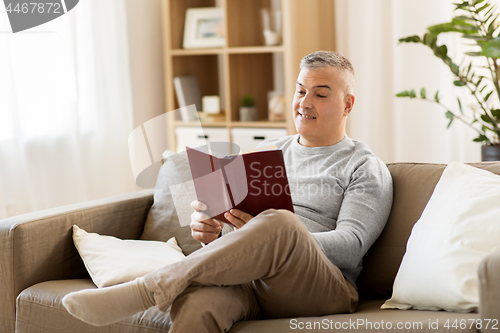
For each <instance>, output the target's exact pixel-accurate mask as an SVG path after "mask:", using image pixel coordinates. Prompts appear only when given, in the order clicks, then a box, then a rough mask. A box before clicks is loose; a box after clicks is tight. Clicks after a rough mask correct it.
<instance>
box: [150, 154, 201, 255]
mask: <svg viewBox="0 0 500 333" xmlns="http://www.w3.org/2000/svg"><path fill="white" fill-rule="evenodd" d="M191 179H192V178H191V172H190V169H189V163H188V161H187V157H186V153H185V152H184V153H179V154H174V155H171V156H169V157H168V158H167V159H166V161H165V163H164V164H163V165H162V167H161V168H160V172H159V174H158V180H157V182H156V187H155V192H154V203H153V206H151V209H150V210H149V213H148V217H147V219H146V223H145V225H144V232H143V234H142V236H141V239H143V240H157V241H162V242H166V241H168V240H169V239H170V238H171V237H175V239H176V240H177V243H178V244H179V246H180V247H181V249H182V251H183V252H184V254H185V255H189V254H191V253H192V252H194V251H196V250H198V249H199V248H201V243H200V242H198V241H197V240H195V239H194V238H193V237H192V236H191V228H190V227H189V222H190V220H189V216H187V217H186V216H183V215H181V218H182V219H183V220H182V221H179V218H178V216H177V211H176V209H175V205H174V200H173V198H172V195H171V192H170V188H169V185H170V186H173V185H178V184H183V183H184V182H189V181H190V180H191ZM191 183H192V180H191ZM186 205H189V203H187V204H186ZM187 209H189V210H190V209H191V208H190V207H187Z"/></svg>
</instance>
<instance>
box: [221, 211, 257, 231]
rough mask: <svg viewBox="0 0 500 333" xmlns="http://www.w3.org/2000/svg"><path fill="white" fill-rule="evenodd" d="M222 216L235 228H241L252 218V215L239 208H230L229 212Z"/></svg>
mask: <svg viewBox="0 0 500 333" xmlns="http://www.w3.org/2000/svg"><path fill="white" fill-rule="evenodd" d="M224 217H225V218H226V219H227V220H228V221H229V222H231V223H232V224H233V225H234V226H235V227H236V229H239V228H241V227H242V226H244V225H245V224H246V223H247V222H248V221H250V220H251V219H252V218H253V216H252V215H250V214H247V213H245V212H242V211H241V210H239V209H231V210H230V211H229V212H227V213H225V214H224Z"/></svg>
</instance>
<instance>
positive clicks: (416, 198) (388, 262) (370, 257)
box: [357, 162, 500, 299]
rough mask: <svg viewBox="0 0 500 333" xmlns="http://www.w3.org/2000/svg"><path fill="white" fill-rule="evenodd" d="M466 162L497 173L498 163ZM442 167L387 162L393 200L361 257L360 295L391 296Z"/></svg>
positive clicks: (499, 167)
mask: <svg viewBox="0 0 500 333" xmlns="http://www.w3.org/2000/svg"><path fill="white" fill-rule="evenodd" d="M469 165H472V166H474V167H478V168H481V169H485V170H488V171H490V172H493V173H496V174H500V162H483V163H470V164H469ZM445 167H446V165H445V164H426V163H393V164H388V168H389V171H390V172H391V175H392V178H393V186H394V200H393V204H392V210H391V214H390V216H389V220H388V221H387V225H386V227H385V229H384V231H383V232H382V234H381V235H380V237H379V238H378V239H377V241H376V242H375V243H374V244H373V246H372V247H371V248H370V250H369V251H368V252H367V254H366V255H365V257H364V259H363V270H362V271H361V274H360V276H359V278H358V281H357V285H358V288H359V293H360V296H361V297H362V298H365V299H367V298H385V299H388V298H390V297H391V295H392V285H393V283H394V279H395V277H396V274H397V272H398V269H399V265H400V264H401V260H402V259H403V256H404V254H405V251H406V242H407V241H408V238H409V237H410V233H411V230H412V228H413V225H414V224H415V222H417V220H418V219H419V218H420V215H421V214H422V212H423V210H424V208H425V205H426V204H427V202H428V201H429V199H430V197H431V195H432V192H433V191H434V187H435V186H436V184H437V182H438V181H439V178H440V177H441V174H442V173H443V171H444V169H445Z"/></svg>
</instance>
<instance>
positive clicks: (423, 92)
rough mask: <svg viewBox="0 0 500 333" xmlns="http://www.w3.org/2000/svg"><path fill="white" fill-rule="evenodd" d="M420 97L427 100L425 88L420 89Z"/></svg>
mask: <svg viewBox="0 0 500 333" xmlns="http://www.w3.org/2000/svg"><path fill="white" fill-rule="evenodd" d="M420 97H421V98H422V99H425V98H426V93H425V88H422V89H420Z"/></svg>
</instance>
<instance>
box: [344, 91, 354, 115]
mask: <svg viewBox="0 0 500 333" xmlns="http://www.w3.org/2000/svg"><path fill="white" fill-rule="evenodd" d="M354 100H355V98H354V95H351V94H347V96H346V97H345V98H344V105H345V109H344V116H347V115H348V114H349V113H351V110H352V107H353V106H354Z"/></svg>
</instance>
